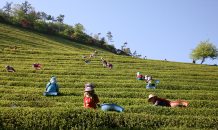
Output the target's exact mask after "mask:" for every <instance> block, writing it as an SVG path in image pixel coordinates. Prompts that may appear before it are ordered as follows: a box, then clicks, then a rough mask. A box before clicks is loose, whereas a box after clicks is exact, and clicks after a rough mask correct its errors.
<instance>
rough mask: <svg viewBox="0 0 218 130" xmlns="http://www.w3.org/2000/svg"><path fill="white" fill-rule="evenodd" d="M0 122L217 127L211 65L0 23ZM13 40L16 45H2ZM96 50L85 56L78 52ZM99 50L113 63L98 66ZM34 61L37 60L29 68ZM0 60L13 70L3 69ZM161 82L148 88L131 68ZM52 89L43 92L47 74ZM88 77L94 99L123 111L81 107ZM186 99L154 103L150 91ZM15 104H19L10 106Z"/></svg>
mask: <svg viewBox="0 0 218 130" xmlns="http://www.w3.org/2000/svg"><path fill="white" fill-rule="evenodd" d="M0 30H1V31H0V39H1V42H0V48H2V49H3V50H2V49H1V50H0V127H1V128H3V129H218V124H217V122H218V118H217V117H218V114H217V113H218V112H217V111H218V94H217V93H218V87H217V86H218V81H217V80H218V70H217V66H209V65H198V64H191V63H178V62H170V61H167V62H165V61H161V60H159V61H158V60H150V59H146V60H145V59H140V58H134V57H129V56H124V55H115V54H113V53H111V52H108V51H106V50H103V49H102V48H98V47H95V46H91V45H84V44H78V43H75V42H73V41H70V40H66V39H62V38H58V37H55V36H53V35H45V34H41V33H37V32H33V31H31V30H25V29H24V28H17V27H13V26H9V25H7V24H2V23H0ZM9 46H10V47H13V46H17V47H18V49H17V50H13V49H9V48H8V47H9ZM95 50H97V51H98V52H100V53H102V54H97V57H96V58H94V57H93V58H89V61H91V62H92V63H91V64H86V63H85V62H84V60H85V59H83V58H82V56H87V57H89V55H91V54H92V53H94V51H95ZM101 57H104V59H105V60H108V61H109V62H110V63H112V64H113V66H114V67H115V68H114V69H109V68H107V67H103V65H102V62H101V59H100V58H101ZM33 63H39V64H41V65H42V69H41V70H35V69H34V68H33V67H32V64H33ZM5 65H9V66H12V67H13V68H14V69H15V70H16V72H14V73H6V72H5V68H4V67H5ZM137 72H141V74H143V75H150V76H152V77H153V78H154V79H155V80H159V81H160V83H159V84H156V89H146V88H145V86H146V85H147V84H146V82H145V81H144V80H143V81H139V80H136V73H137ZM53 76H54V77H56V78H57V84H58V85H59V87H60V92H59V94H58V96H51V97H46V96H44V95H43V92H44V91H45V87H46V84H47V83H49V82H50V79H51V77H53ZM86 83H92V84H93V86H94V89H95V92H96V94H97V95H98V97H99V99H100V103H101V104H103V103H114V104H117V105H120V106H122V107H123V108H124V111H123V112H122V113H117V112H110V111H101V110H100V109H99V108H98V109H96V110H93V109H85V108H84V103H83V93H84V86H85V84H86ZM149 94H155V95H157V96H159V97H162V98H165V99H168V100H170V101H187V102H188V103H189V104H188V106H187V107H186V108H167V107H153V106H152V104H151V103H148V102H147V100H148V95H149ZM14 105H17V106H18V107H15V108H14V107H12V106H14Z"/></svg>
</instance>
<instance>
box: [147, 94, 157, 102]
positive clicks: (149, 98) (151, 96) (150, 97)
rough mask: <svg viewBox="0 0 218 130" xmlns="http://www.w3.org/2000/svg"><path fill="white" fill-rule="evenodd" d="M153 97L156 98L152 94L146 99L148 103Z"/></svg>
mask: <svg viewBox="0 0 218 130" xmlns="http://www.w3.org/2000/svg"><path fill="white" fill-rule="evenodd" d="M153 97H157V96H156V95H154V94H150V95H149V97H148V102H151V99H152V98H153Z"/></svg>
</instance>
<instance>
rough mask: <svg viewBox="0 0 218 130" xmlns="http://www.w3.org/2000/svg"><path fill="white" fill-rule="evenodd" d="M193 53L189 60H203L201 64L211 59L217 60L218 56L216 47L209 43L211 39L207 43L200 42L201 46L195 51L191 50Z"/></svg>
mask: <svg viewBox="0 0 218 130" xmlns="http://www.w3.org/2000/svg"><path fill="white" fill-rule="evenodd" d="M191 50H192V52H191V53H190V54H189V58H191V59H194V60H199V59H201V60H202V62H201V64H202V63H203V62H204V61H205V59H206V58H211V59H212V60H214V59H216V58H217V56H218V49H217V48H216V46H214V45H212V43H209V39H207V41H204V42H202V41H200V44H198V46H197V47H196V48H195V49H191Z"/></svg>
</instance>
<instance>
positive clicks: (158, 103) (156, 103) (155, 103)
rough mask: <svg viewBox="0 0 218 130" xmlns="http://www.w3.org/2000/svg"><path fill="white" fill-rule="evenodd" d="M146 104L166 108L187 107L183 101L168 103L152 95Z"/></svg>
mask: <svg viewBox="0 0 218 130" xmlns="http://www.w3.org/2000/svg"><path fill="white" fill-rule="evenodd" d="M148 102H152V103H153V106H166V107H178V106H179V107H187V105H188V103H187V102H184V101H174V102H170V101H169V100H166V99H164V98H160V97H157V96H156V95H154V94H150V95H149V98H148Z"/></svg>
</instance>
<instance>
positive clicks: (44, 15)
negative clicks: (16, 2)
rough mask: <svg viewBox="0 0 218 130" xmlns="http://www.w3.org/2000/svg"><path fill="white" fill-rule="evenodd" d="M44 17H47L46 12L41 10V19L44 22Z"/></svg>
mask: <svg viewBox="0 0 218 130" xmlns="http://www.w3.org/2000/svg"><path fill="white" fill-rule="evenodd" d="M46 19H47V14H46V13H45V12H41V20H43V21H44V22H45V20H46Z"/></svg>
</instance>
